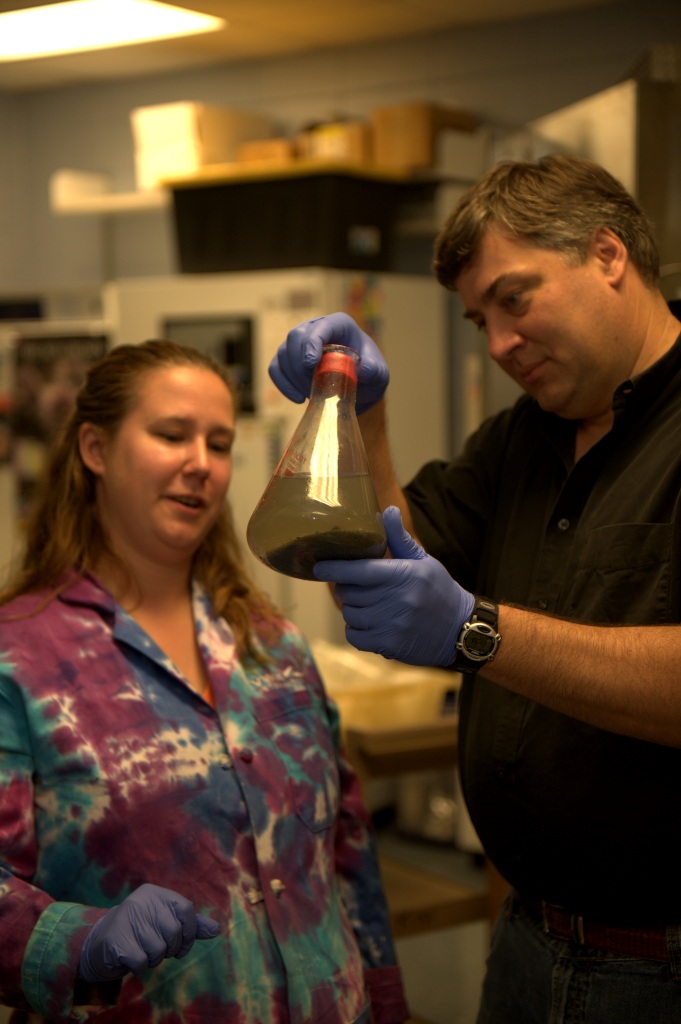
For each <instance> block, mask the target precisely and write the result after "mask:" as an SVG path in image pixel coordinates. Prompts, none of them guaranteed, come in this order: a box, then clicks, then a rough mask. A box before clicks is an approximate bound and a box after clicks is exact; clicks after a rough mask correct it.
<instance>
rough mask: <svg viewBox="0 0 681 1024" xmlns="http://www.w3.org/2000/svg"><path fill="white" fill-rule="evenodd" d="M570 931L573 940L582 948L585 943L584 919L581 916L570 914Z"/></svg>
mask: <svg viewBox="0 0 681 1024" xmlns="http://www.w3.org/2000/svg"><path fill="white" fill-rule="evenodd" d="M570 929H571V931H572V938H573V940H574V941H575V942H577V943H578V944H579V945H580V946H583V945H584V944H585V943H584V918H583V917H582V915H581V914H570Z"/></svg>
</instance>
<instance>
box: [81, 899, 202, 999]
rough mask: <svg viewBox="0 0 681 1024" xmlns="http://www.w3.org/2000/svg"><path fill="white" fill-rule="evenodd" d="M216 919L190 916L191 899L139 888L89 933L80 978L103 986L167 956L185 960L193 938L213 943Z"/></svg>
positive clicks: (138, 971) (140, 971) (146, 967)
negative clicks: (101, 983) (184, 957)
mask: <svg viewBox="0 0 681 1024" xmlns="http://www.w3.org/2000/svg"><path fill="white" fill-rule="evenodd" d="M219 931H220V927H219V925H218V923H217V921H212V920H211V919H210V918H209V917H204V916H202V915H201V914H195V913H194V907H193V905H192V903H191V901H190V900H188V899H186V898H185V897H184V896H181V895H180V894H179V893H177V892H173V891H172V889H162V888H161V887H160V886H158V885H141V886H140V887H139V889H135V891H134V892H133V893H131V894H130V895H129V896H128V897H127V898H126V899H124V900H123V902H122V903H119V905H118V906H117V907H112V909H111V910H109V912H108V913H107V914H105V915H104V917H102V918H100V919H99V921H98V922H97V924H95V925H93V927H92V928H91V929H90V932H89V933H88V936H87V938H86V939H85V942H84V943H83V948H82V950H81V953H80V963H79V965H78V977H79V978H82V980H83V981H88V982H101V981H113V980H114V979H116V978H122V977H123V975H124V974H127V973H128V971H132V973H133V974H141V973H142V971H146V970H147V969H148V968H149V967H157V966H158V965H159V964H160V963H161V961H162V960H164V959H166V957H171V956H174V957H177V958H178V959H179V958H180V957H183V956H186V954H187V953H188V952H189V950H190V949H191V948H192V946H193V945H194V941H195V939H212V938H214V937H215V936H216V935H217V934H218V932H219Z"/></svg>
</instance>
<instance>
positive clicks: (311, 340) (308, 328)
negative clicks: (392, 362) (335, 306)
mask: <svg viewBox="0 0 681 1024" xmlns="http://www.w3.org/2000/svg"><path fill="white" fill-rule="evenodd" d="M327 344H334V345H347V347H348V348H354V349H355V351H356V352H359V359H360V362H359V367H358V369H357V412H358V413H361V412H366V410H367V409H370V408H371V406H372V405H375V404H376V402H378V401H379V400H380V399H381V398H382V397H383V392H384V391H385V389H386V388H387V386H388V380H389V378H390V374H389V372H388V366H387V363H386V361H385V359H384V358H383V356H382V355H381V353H380V352H379V350H378V348H377V346H376V344H375V343H374V342H373V341H372V340H371V338H370V337H369V335H368V334H365V333H364V331H362V330H360V328H359V327H358V326H357V324H356V323H355V321H354V320H353V319H352V317H349V316H348V315H347V313H331V314H330V315H329V316H320V317H317V318H316V319H314V320H305V321H304V322H303V323H302V324H298V326H297V327H294V328H293V329H292V330H290V331H289V332H288V335H287V336H286V341H283V342H282V343H281V345H280V346H279V348H278V349H277V353H276V355H275V356H274V358H273V359H272V362H271V363H270V368H269V372H270V377H271V378H272V380H273V381H274V383H275V384H276V385H277V387H278V388H279V390H280V391H281V392H282V394H284V395H286V397H287V398H290V399H291V401H292V402H298V403H300V402H304V401H305V399H306V398H309V397H310V388H311V384H312V375H313V373H314V371H315V369H316V368H317V364H318V363H319V360H320V359H321V357H322V345H327Z"/></svg>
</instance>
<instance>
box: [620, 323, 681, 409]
mask: <svg viewBox="0 0 681 1024" xmlns="http://www.w3.org/2000/svg"><path fill="white" fill-rule="evenodd" d="M680 370H681V334H679V336H678V338H677V339H676V341H675V342H674V344H673V345H672V347H671V348H670V349H669V350H668V351H667V352H665V354H664V355H663V356H661V357H660V359H658V360H657V361H656V362H654V363H653V365H652V366H649V367H648V369H647V370H643V372H642V373H638V374H636V376H635V377H630V378H629V379H628V380H625V381H622V383H621V384H620V385H619V386H618V387H617V388H615V394H614V395H613V400H612V409H613V412H614V413H615V415H618V414H620V413H622V412H623V411H624V410H625V409H627V408H631V407H638V408H640V407H641V405H644V404H649V402H650V401H651V400H652V399H653V398H655V397H657V395H659V394H660V393H661V392H662V391H663V390H664V388H665V387H666V385H667V384H668V383H669V381H670V380H673V379H674V378H675V377H676V376H677V374H678V373H679V371H680Z"/></svg>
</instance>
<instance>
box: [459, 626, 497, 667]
mask: <svg viewBox="0 0 681 1024" xmlns="http://www.w3.org/2000/svg"><path fill="white" fill-rule="evenodd" d="M461 642H462V646H463V649H464V652H465V653H466V654H467V655H468V657H469V658H473V659H474V660H476V661H486V660H487V658H488V657H489V656H490V654H493V653H494V651H495V650H496V646H497V639H496V633H495V632H494V630H493V629H492V627H491V626H488V625H487V624H486V623H484V622H474V623H472V624H471V625H470V627H469V628H468V629H467V630H466V632H465V633H464V634H463V636H462V637H461Z"/></svg>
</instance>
